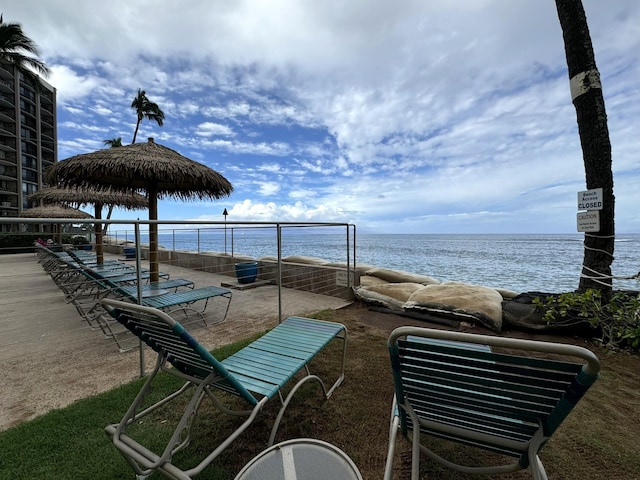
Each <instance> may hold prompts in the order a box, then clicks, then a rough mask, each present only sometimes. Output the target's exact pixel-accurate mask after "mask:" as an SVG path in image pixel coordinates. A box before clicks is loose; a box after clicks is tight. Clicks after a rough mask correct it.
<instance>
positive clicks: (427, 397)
mask: <svg viewBox="0 0 640 480" xmlns="http://www.w3.org/2000/svg"><path fill="white" fill-rule="evenodd" d="M388 346H389V353H390V355H391V366H392V370H393V380H394V387H395V396H394V401H393V406H392V413H391V426H390V433H389V450H388V454H387V463H386V467H385V474H384V478H385V480H390V479H391V478H392V477H393V457H394V451H395V444H396V436H397V433H398V432H400V433H401V434H402V435H403V436H404V437H405V438H407V439H408V440H409V441H410V442H411V444H412V462H411V478H412V480H417V479H418V478H419V474H420V455H421V453H424V454H425V455H426V456H428V457H429V458H431V459H432V460H435V461H438V462H440V463H441V464H443V465H445V466H447V467H449V468H452V469H454V470H457V471H460V472H464V473H477V474H485V475H490V474H495V473H507V472H514V471H517V470H521V469H529V470H530V472H531V474H532V476H533V478H534V479H535V480H544V479H546V478H547V476H546V473H545V469H544V467H543V465H542V462H541V460H540V458H539V456H538V452H539V451H540V449H541V448H542V446H543V445H544V444H545V442H546V441H547V440H548V439H549V438H550V437H551V436H552V435H553V433H554V432H555V431H556V429H557V428H558V426H559V425H560V424H561V423H562V421H563V420H564V419H565V418H566V416H567V415H568V414H569V413H570V412H571V410H572V409H573V407H574V406H575V405H576V403H577V402H578V401H579V400H580V398H582V396H583V395H584V393H585V392H586V391H587V389H588V388H589V387H590V386H591V385H592V384H593V382H595V380H596V379H597V377H598V372H599V369H600V364H599V361H598V358H597V357H596V356H595V355H594V354H593V353H592V352H590V351H589V350H586V349H584V348H582V347H578V346H574V345H564V344H558V343H548V342H539V341H530V340H519V339H512V338H503V337H494V336H487V335H474V334H465V333H459V332H449V331H444V330H433V329H428V328H418V327H400V328H397V329H396V330H394V331H393V332H392V333H391V336H390V337H389V341H388ZM504 349H508V352H509V353H504ZM513 351H516V352H517V353H515V354H514V353H512V352H513ZM536 353H537V354H538V356H536ZM540 353H542V354H544V356H545V358H541V357H540V355H539V354H540ZM569 359H570V360H569ZM576 360H577V361H576ZM429 437H438V438H441V439H444V440H447V441H451V442H457V443H461V444H465V445H469V446H471V447H476V448H480V449H484V450H489V451H491V452H495V453H497V454H499V455H500V457H512V460H511V463H505V464H500V465H495V466H477V465H476V466H473V465H467V464H465V465H461V464H458V463H454V462H452V461H450V460H447V459H445V458H443V457H442V456H440V455H438V454H437V453H435V451H433V447H432V446H431V445H430V444H429V443H428V440H429ZM513 459H515V460H513ZM469 460H470V463H471V462H472V459H469Z"/></svg>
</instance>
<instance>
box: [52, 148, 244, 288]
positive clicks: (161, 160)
mask: <svg viewBox="0 0 640 480" xmlns="http://www.w3.org/2000/svg"><path fill="white" fill-rule="evenodd" d="M47 179H48V181H49V183H51V184H55V185H58V186H60V187H81V188H96V189H101V190H103V189H109V188H111V189H114V190H120V191H124V192H139V191H144V192H146V193H147V197H148V198H149V220H157V219H158V198H165V197H174V198H178V199H181V200H190V199H193V198H197V199H200V200H202V199H206V198H214V199H218V198H222V197H225V196H227V195H229V194H231V192H232V191H233V186H232V185H231V183H230V182H229V181H228V180H227V179H226V178H224V177H223V176H222V175H221V174H219V173H218V172H216V171H215V170H212V169H211V168H209V167H207V166H206V165H203V164H201V163H198V162H195V161H193V160H190V159H188V158H187V157H184V156H182V155H180V154H179V153H178V152H176V151H175V150H172V149H170V148H167V147H165V146H162V145H159V144H157V143H155V142H154V141H153V138H149V141H148V142H147V143H134V144H131V145H125V146H123V147H118V148H106V149H103V150H98V151H96V152H92V153H85V154H81V155H76V156H74V157H70V158H67V159H66V160H62V161H60V162H58V163H56V164H54V165H53V166H52V167H51V168H50V169H49V171H48V172H47ZM149 263H150V264H151V265H150V266H151V279H152V280H157V278H158V226H157V225H156V224H151V225H149Z"/></svg>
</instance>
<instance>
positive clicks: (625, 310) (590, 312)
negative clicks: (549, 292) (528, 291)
mask: <svg viewBox="0 0 640 480" xmlns="http://www.w3.org/2000/svg"><path fill="white" fill-rule="evenodd" d="M533 303H534V305H536V306H537V307H538V308H540V309H542V310H543V311H544V316H543V319H544V320H546V321H547V323H549V324H564V325H567V324H568V323H569V324H570V323H573V324H578V323H581V322H587V323H588V324H589V325H591V326H592V327H593V328H594V329H595V330H596V331H597V332H598V335H599V336H598V337H597V340H598V341H599V342H601V343H602V344H603V345H605V346H608V347H611V348H629V349H632V350H640V295H639V294H638V292H624V291H619V292H615V293H614V294H613V296H612V297H611V300H610V301H609V302H606V303H603V302H602V296H601V293H600V291H599V290H593V289H590V290H587V291H586V292H584V293H575V292H569V293H562V294H560V295H556V296H549V297H546V298H544V299H541V298H539V297H537V298H535V299H534V300H533Z"/></svg>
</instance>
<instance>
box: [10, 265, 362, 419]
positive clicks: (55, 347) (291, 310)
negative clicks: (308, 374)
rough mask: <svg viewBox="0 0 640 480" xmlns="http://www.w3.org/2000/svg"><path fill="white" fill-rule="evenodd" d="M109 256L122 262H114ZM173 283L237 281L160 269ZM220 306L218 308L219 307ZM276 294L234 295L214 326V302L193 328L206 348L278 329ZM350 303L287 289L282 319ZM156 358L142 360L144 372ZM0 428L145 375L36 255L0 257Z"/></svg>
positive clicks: (272, 290) (260, 290)
mask: <svg viewBox="0 0 640 480" xmlns="http://www.w3.org/2000/svg"><path fill="white" fill-rule="evenodd" d="M112 258H121V257H119V256H116V255H114V256H112ZM161 270H162V271H165V272H167V273H170V274H171V278H187V279H189V280H192V281H194V282H195V284H196V288H197V287H202V286H206V285H215V286H220V285H221V284H223V283H225V284H230V283H233V279H231V278H230V277H228V276H223V275H217V274H213V273H207V272H203V271H199V270H192V269H188V268H182V267H176V266H171V265H166V264H162V265H161ZM218 302H220V303H218ZM279 303H280V302H279V299H278V288H277V286H275V285H271V284H262V285H261V286H259V287H256V288H250V289H234V290H233V298H232V300H231V304H230V307H229V313H228V315H227V318H226V320H225V321H224V322H222V323H218V324H215V323H213V322H215V321H216V320H218V319H219V318H220V317H221V316H222V314H223V311H221V310H220V309H223V307H224V302H223V301H222V300H220V299H214V300H213V302H212V303H210V304H209V306H208V308H207V312H206V318H207V321H208V323H209V324H210V325H209V326H208V327H203V326H201V325H202V324H201V322H198V323H199V324H200V326H196V325H195V324H194V325H193V326H190V330H191V331H192V332H193V333H194V335H195V336H196V337H197V338H198V339H199V340H200V341H201V342H202V343H203V344H204V345H205V346H206V347H207V348H209V349H213V348H215V347H217V346H220V345H223V344H227V343H230V342H233V341H236V340H239V339H241V338H245V337H247V336H250V335H252V334H254V333H257V332H261V331H264V330H266V329H268V328H271V327H273V326H274V325H275V324H276V323H277V322H278V308H279ZM349 303H350V302H349V301H347V300H344V299H340V298H335V297H330V296H326V295H318V294H314V293H309V292H304V291H300V290H292V289H286V288H285V289H283V290H282V298H281V308H282V314H283V318H286V317H287V316H290V315H300V316H304V315H308V314H310V313H313V312H317V311H320V310H324V309H338V308H341V307H344V306H346V305H348V304H349ZM152 361H153V355H150V354H148V355H146V356H145V363H146V368H149V366H150V365H151V363H152ZM0 366H2V371H3V372H2V377H3V380H2V387H3V388H1V389H0V405H2V409H1V411H0V430H4V429H6V428H9V427H11V426H13V425H16V424H18V423H20V422H22V421H24V420H28V419H31V418H34V417H35V416H38V415H41V414H43V413H46V412H47V411H49V410H51V409H54V408H60V407H64V406H66V405H68V404H70V403H72V402H74V401H76V400H78V399H81V398H84V397H87V396H90V395H95V394H97V393H100V392H103V391H105V390H108V389H111V388H113V387H115V386H117V385H120V384H123V383H126V382H128V381H130V380H132V379H133V378H136V377H137V376H139V374H140V359H139V354H138V352H137V351H136V350H134V351H130V352H126V353H119V352H118V348H117V347H116V344H115V343H114V341H113V340H112V339H110V338H106V337H104V336H103V334H102V333H101V332H100V331H99V330H92V329H91V328H89V326H88V325H87V323H86V322H85V321H84V320H83V319H82V318H81V317H80V315H79V314H78V312H77V311H76V309H75V307H74V306H73V305H71V304H67V303H65V301H64V296H63V294H62V292H61V291H60V290H59V288H58V287H57V286H56V285H55V284H54V282H53V281H52V280H51V278H50V276H49V275H48V274H47V273H45V271H44V270H43V268H42V266H41V265H40V264H39V263H38V259H37V257H36V256H35V255H33V254H15V255H0Z"/></svg>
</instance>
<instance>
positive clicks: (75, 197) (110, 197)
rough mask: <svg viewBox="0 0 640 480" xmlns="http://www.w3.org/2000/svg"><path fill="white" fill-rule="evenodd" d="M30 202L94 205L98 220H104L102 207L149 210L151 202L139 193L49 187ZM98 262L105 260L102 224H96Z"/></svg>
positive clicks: (31, 198)
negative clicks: (111, 206)
mask: <svg viewBox="0 0 640 480" xmlns="http://www.w3.org/2000/svg"><path fill="white" fill-rule="evenodd" d="M29 201H30V202H42V203H43V204H45V205H51V204H53V205H74V206H77V207H81V206H83V205H93V206H94V210H95V215H94V217H95V218H96V219H98V220H100V219H101V218H102V207H103V206H104V205H113V206H116V207H123V208H126V209H128V210H136V209H140V208H148V206H149V201H148V200H147V198H146V197H145V196H143V195H140V194H139V193H123V192H118V191H113V190H96V189H88V188H57V187H49V188H43V189H40V190H38V191H37V192H35V193H33V194H31V195H29ZM95 234H96V260H97V262H98V263H102V262H103V259H104V254H103V245H102V224H101V223H96V225H95Z"/></svg>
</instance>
